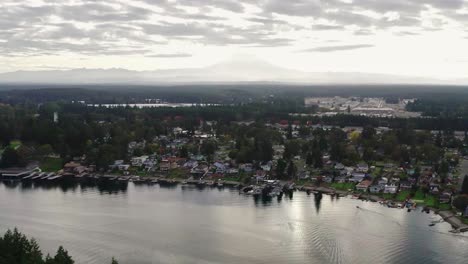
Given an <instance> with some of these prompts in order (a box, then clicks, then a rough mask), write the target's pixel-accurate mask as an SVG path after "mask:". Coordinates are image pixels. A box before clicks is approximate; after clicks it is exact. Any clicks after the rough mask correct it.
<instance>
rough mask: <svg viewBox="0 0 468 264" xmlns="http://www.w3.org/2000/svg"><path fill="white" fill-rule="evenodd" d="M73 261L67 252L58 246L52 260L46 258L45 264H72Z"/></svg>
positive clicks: (48, 257)
mask: <svg viewBox="0 0 468 264" xmlns="http://www.w3.org/2000/svg"><path fill="white" fill-rule="evenodd" d="M73 263H75V261H74V260H73V259H72V257H71V256H70V255H68V251H66V250H65V249H64V248H63V247H62V246H60V247H59V248H58V250H57V253H56V254H55V257H54V258H51V257H50V256H47V258H46V261H45V264H73Z"/></svg>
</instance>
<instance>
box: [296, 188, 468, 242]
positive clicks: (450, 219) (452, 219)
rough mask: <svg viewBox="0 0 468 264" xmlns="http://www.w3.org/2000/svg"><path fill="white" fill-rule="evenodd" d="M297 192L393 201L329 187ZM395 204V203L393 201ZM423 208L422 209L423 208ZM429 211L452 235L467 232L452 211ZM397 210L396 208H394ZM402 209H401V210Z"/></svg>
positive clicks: (303, 189) (432, 209)
mask: <svg viewBox="0 0 468 264" xmlns="http://www.w3.org/2000/svg"><path fill="white" fill-rule="evenodd" d="M298 189H299V190H302V191H315V192H322V193H324V194H329V195H333V194H339V195H359V196H360V197H359V198H360V199H361V198H364V199H365V200H369V201H371V202H383V201H393V200H386V199H384V198H382V197H379V196H377V195H372V194H369V193H366V194H363V193H356V192H352V191H351V192H350V191H340V190H336V189H334V188H330V187H313V186H301V187H300V188H298ZM393 202H395V201H393ZM423 208H424V207H423ZM425 208H427V209H429V210H431V211H433V212H434V213H435V214H437V215H439V216H440V217H442V220H443V221H444V222H446V223H449V224H450V225H451V226H452V228H453V230H452V231H453V232H454V233H458V232H461V233H464V232H468V225H467V224H465V223H463V221H462V220H461V219H460V217H459V216H457V215H455V213H453V212H452V211H449V210H440V209H437V208H433V207H425ZM395 209H397V208H395ZM401 209H403V208H401Z"/></svg>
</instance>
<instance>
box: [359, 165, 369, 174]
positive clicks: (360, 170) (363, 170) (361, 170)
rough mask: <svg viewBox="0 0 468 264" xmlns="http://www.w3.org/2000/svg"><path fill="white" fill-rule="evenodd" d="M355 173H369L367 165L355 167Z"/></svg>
mask: <svg viewBox="0 0 468 264" xmlns="http://www.w3.org/2000/svg"><path fill="white" fill-rule="evenodd" d="M356 171H357V172H361V173H367V172H368V171H369V165H367V164H366V163H359V164H358V165H357V166H356Z"/></svg>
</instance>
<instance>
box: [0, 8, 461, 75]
mask: <svg viewBox="0 0 468 264" xmlns="http://www.w3.org/2000/svg"><path fill="white" fill-rule="evenodd" d="M466 28H468V0H391V1H390V0H389V1H386V0H385V1H383V0H327V1H325V0H287V1H286V0H100V1H96V0H2V1H1V2H0V54H1V55H0V57H3V58H10V59H12V61H14V62H15V63H16V62H18V60H20V58H28V57H31V56H35V57H38V56H42V57H51V56H75V57H86V58H90V57H96V56H99V57H103V56H141V57H142V58H156V59H165V60H169V59H172V60H182V59H189V58H192V57H193V55H194V53H197V52H204V54H211V52H212V51H215V50H218V51H219V49H222V50H223V51H225V52H228V51H229V52H231V51H232V50H235V51H236V52H237V51H241V52H244V51H245V50H254V53H257V52H258V53H261V52H263V51H265V50H269V51H270V52H271V54H275V53H278V52H280V51H281V52H288V51H289V52H290V53H291V54H294V53H295V54H297V53H298V51H299V53H301V52H302V53H328V54H330V53H333V54H334V53H345V52H351V51H355V50H365V49H368V48H372V47H379V45H380V43H377V41H375V40H376V39H377V36H382V34H387V35H388V34H390V35H391V36H393V37H395V38H400V39H402V40H403V39H406V40H409V39H411V38H414V37H417V36H425V35H427V34H431V33H432V32H451V34H452V36H457V35H458V36H461V38H466V37H468V33H467V31H466ZM267 56H268V55H267ZM20 62H21V65H26V64H27V62H26V61H25V60H23V61H20ZM21 65H19V66H17V68H18V67H22V66H21ZM0 66H1V65H0ZM51 66H54V65H51ZM55 66H57V65H55Z"/></svg>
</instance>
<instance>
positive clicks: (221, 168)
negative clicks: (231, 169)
mask: <svg viewBox="0 0 468 264" xmlns="http://www.w3.org/2000/svg"><path fill="white" fill-rule="evenodd" d="M213 167H214V168H215V171H216V173H225V172H226V165H224V164H223V163H221V162H215V163H213Z"/></svg>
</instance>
